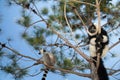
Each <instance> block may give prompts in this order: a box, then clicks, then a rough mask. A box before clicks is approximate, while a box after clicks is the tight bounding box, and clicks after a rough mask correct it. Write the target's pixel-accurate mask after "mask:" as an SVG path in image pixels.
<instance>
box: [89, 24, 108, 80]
mask: <svg viewBox="0 0 120 80" xmlns="http://www.w3.org/2000/svg"><path fill="white" fill-rule="evenodd" d="M100 29H101V32H100V33H99V30H100ZM87 33H88V36H89V51H90V56H91V57H92V59H93V63H94V65H95V66H97V60H98V59H97V55H98V54H99V55H100V59H99V66H98V68H97V74H98V78H99V80H109V78H108V74H107V71H106V69H105V67H104V64H103V61H102V57H104V56H105V54H106V53H107V52H108V49H109V47H108V44H109V37H108V35H107V32H106V31H105V30H104V29H103V28H102V27H101V28H99V27H98V26H97V25H96V24H93V23H92V25H90V26H89V27H88V29H87Z"/></svg>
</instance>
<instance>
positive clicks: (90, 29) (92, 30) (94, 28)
mask: <svg viewBox="0 0 120 80" xmlns="http://www.w3.org/2000/svg"><path fill="white" fill-rule="evenodd" d="M88 30H89V32H90V33H95V32H96V27H95V25H91V26H89V28H88Z"/></svg>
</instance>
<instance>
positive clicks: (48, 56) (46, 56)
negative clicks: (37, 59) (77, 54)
mask: <svg viewBox="0 0 120 80" xmlns="http://www.w3.org/2000/svg"><path fill="white" fill-rule="evenodd" d="M40 54H43V57H42V61H43V63H44V64H45V65H48V66H54V65H55V62H56V61H55V57H54V55H53V54H52V53H49V52H46V50H43V49H42V50H40ZM48 71H49V68H48V67H46V69H45V70H44V74H43V77H42V80H46V77H47V74H48Z"/></svg>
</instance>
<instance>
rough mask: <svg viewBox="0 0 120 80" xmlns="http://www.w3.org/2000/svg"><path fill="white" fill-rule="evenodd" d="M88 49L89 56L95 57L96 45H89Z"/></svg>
mask: <svg viewBox="0 0 120 80" xmlns="http://www.w3.org/2000/svg"><path fill="white" fill-rule="evenodd" d="M89 51H90V56H91V57H95V56H96V47H95V46H94V45H91V44H90V45H89Z"/></svg>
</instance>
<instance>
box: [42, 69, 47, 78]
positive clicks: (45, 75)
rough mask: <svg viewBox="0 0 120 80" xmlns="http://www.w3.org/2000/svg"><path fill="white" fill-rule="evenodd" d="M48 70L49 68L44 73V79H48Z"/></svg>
mask: <svg viewBox="0 0 120 80" xmlns="http://www.w3.org/2000/svg"><path fill="white" fill-rule="evenodd" d="M48 71H49V69H45V70H44V74H43V77H42V80H46V77H47V74H48Z"/></svg>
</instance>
